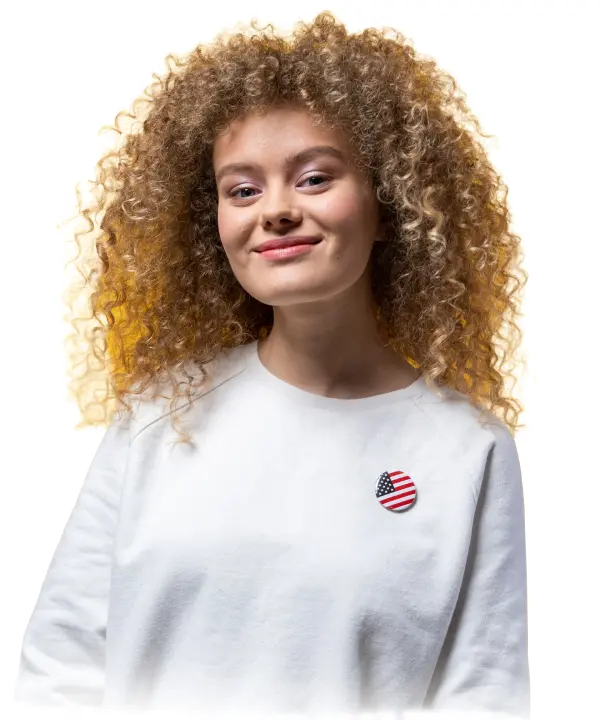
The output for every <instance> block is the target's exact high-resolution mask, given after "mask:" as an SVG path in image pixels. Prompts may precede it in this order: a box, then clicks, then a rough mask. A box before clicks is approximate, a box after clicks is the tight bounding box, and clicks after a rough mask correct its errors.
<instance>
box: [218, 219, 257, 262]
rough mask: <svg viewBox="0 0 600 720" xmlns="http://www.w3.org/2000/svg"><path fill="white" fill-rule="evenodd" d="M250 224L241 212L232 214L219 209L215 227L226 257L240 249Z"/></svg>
mask: <svg viewBox="0 0 600 720" xmlns="http://www.w3.org/2000/svg"><path fill="white" fill-rule="evenodd" d="M250 225H251V223H250V222H249V221H248V219H247V217H246V216H245V215H244V213H243V212H237V213H232V212H230V211H228V210H227V209H223V208H221V207H219V210H218V213H217V226H218V230H219V237H220V239H221V243H222V245H223V247H224V249H225V251H226V252H227V254H228V255H230V257H231V254H232V253H234V252H235V251H236V250H238V249H239V248H241V247H242V245H243V243H244V242H245V239H246V236H247V234H248V232H249V227H250Z"/></svg>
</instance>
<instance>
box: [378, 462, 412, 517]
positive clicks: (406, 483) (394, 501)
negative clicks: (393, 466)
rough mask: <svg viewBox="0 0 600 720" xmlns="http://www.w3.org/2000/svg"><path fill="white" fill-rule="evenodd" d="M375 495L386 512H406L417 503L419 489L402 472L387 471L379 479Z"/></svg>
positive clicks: (408, 476)
mask: <svg viewBox="0 0 600 720" xmlns="http://www.w3.org/2000/svg"><path fill="white" fill-rule="evenodd" d="M375 495H376V497H377V499H378V500H379V502H380V503H381V505H382V506H383V507H384V508H385V509H386V510H391V511H392V512H404V511H405V510H409V509H410V508H411V507H412V506H413V505H414V504H415V502H416V501H417V488H416V487H415V484H414V482H413V481H412V480H411V479H410V475H407V474H406V473H405V472H402V470H394V471H393V472H387V471H386V472H383V473H381V475H380V476H379V477H378V478H377V489H376V490H375Z"/></svg>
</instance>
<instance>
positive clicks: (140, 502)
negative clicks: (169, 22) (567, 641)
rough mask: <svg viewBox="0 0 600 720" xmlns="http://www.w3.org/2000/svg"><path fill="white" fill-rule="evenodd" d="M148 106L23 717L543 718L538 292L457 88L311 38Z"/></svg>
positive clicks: (34, 629)
mask: <svg viewBox="0 0 600 720" xmlns="http://www.w3.org/2000/svg"><path fill="white" fill-rule="evenodd" d="M149 97H150V98H151V99H149V100H148V99H146V103H147V104H148V105H149V111H148V113H147V114H146V115H145V116H144V120H143V124H142V126H141V128H139V129H138V131H133V130H132V131H131V132H129V133H128V134H126V135H125V142H124V143H122V145H121V146H120V147H119V149H118V150H115V151H114V152H111V153H109V154H108V155H107V157H106V158H104V159H103V160H102V161H101V162H100V163H99V168H100V173H99V178H98V187H99V189H100V190H101V192H100V195H99V197H98V199H97V200H96V204H95V205H94V206H88V207H85V208H83V209H82V215H83V216H84V217H85V218H86V219H87V220H88V222H89V221H90V217H91V216H92V213H94V212H99V211H101V212H102V215H103V217H102V220H101V222H100V223H99V225H98V227H96V226H95V225H94V231H93V232H90V233H89V235H90V236H91V238H90V240H89V243H90V244H89V246H88V247H89V248H90V251H91V259H90V258H88V261H87V264H85V263H84V264H83V265H82V267H83V268H84V269H85V273H84V275H85V277H86V283H85V286H84V287H83V288H79V290H80V291H81V292H85V291H86V290H88V289H90V288H91V289H92V291H93V292H92V295H91V307H92V310H93V315H94V318H95V320H96V321H97V322H96V325H95V326H93V327H92V328H91V330H90V331H86V332H84V333H82V336H83V337H84V338H85V339H86V340H87V345H86V347H85V348H84V350H83V352H85V359H86V361H87V365H86V367H87V368H88V369H89V372H88V373H87V374H86V375H85V376H83V377H79V378H78V379H77V380H76V381H75V380H74V383H75V384H76V387H77V394H78V397H79V399H80V402H81V406H82V408H83V409H84V420H85V422H86V423H87V424H92V423H93V422H94V421H95V422H97V418H96V420H94V418H93V412H94V410H95V409H97V408H98V406H100V407H101V408H104V409H105V410H106V411H108V412H110V422H109V423H108V429H107V431H106V434H105V435H104V438H103V440H102V442H101V444H100V447H99V449H98V451H97V453H96V455H95V457H94V459H93V461H92V464H91V467H90V469H89V472H88V474H87V476H86V478H85V482H84V484H83V487H82V490H81V493H80V495H79V497H78V499H77V502H76V504H75V507H74V509H73V512H72V515H71V517H70V519H69V521H68V524H67V526H66V528H65V531H64V534H63V536H62V538H61V539H60V543H59V545H58V547H57V549H56V551H55V555H54V558H53V560H52V564H51V566H50V567H49V569H48V573H47V576H46V578H45V581H44V583H43V586H42V588H41V591H40V595H39V598H38V600H37V603H36V605H35V608H34V611H33V613H32V616H31V619H30V621H29V624H28V626H27V629H26V632H25V636H24V641H23V649H22V656H21V666H20V671H19V677H18V682H17V690H16V697H17V699H18V700H21V701H29V702H39V703H48V704H95V705H104V706H109V705H110V706H113V707H115V706H121V707H123V706H136V707H138V708H139V707H152V708H156V707H168V708H171V709H172V708H175V707H177V706H179V707H194V708H196V707H204V708H211V709H224V708H229V709H232V710H234V711H236V710H238V709H244V710H257V711H261V712H270V711H274V712H279V711H296V712H304V711H306V712H308V711H333V712H344V711H355V710H385V711H397V712H400V711H403V710H406V709H416V708H448V709H484V710H503V711H507V712H512V713H515V714H527V712H528V695H529V671H528V656H527V617H526V615H527V610H526V604H527V603H526V562H525V533H524V508H523V495H522V482H521V472H520V466H519V459H518V455H517V450H516V445H515V440H514V431H515V429H516V428H517V421H518V415H519V411H520V409H521V408H520V406H519V403H518V401H517V400H516V399H515V398H513V397H511V396H510V394H509V393H507V392H506V390H505V381H506V379H507V378H508V377H509V376H510V372H509V370H510V362H511V360H512V358H513V356H514V354H515V350H516V347H517V343H518V337H519V334H520V332H519V330H518V328H517V326H516V324H515V322H514V318H515V316H516V315H517V312H518V303H517V299H518V294H519V292H520V290H521V289H522V288H523V286H524V283H525V279H526V274H525V273H524V271H523V270H522V269H520V268H519V261H520V257H521V255H520V253H521V251H520V245H519V242H520V240H519V238H518V236H516V235H515V234H513V233H511V232H510V229H509V212H508V209H507V205H506V203H505V200H504V199H503V196H502V192H501V191H502V190H503V189H504V186H503V185H502V183H501V182H500V180H499V178H498V175H497V174H496V173H495V172H494V170H493V169H492V167H491V166H490V164H489V162H488V160H487V158H486V155H485V152H484V150H483V148H482V146H481V145H480V144H479V142H478V141H477V139H476V134H475V130H473V129H471V130H468V129H467V124H468V123H467V121H471V122H472V123H474V126H475V128H476V129H478V125H477V121H476V120H475V118H473V117H472V116H471V115H470V114H469V112H468V110H467V108H466V106H465V103H464V100H463V99H462V97H461V95H460V94H459V93H458V92H457V90H456V86H455V84H454V83H453V81H452V80H451V78H450V77H449V76H448V75H446V74H444V73H443V72H442V71H441V70H440V69H438V68H437V67H436V66H435V65H434V63H433V62H431V61H430V60H424V59H420V58H418V57H417V55H416V53H415V52H414V50H413V49H412V48H411V47H410V46H409V44H408V43H407V42H406V41H405V40H404V39H403V38H402V36H401V35H400V34H399V33H395V32H394V33H390V31H389V30H385V31H376V30H374V29H369V30H365V31H364V32H362V33H357V34H350V33H348V32H347V31H346V29H345V28H344V26H343V25H342V24H341V23H339V22H338V21H336V20H335V18H333V17H332V15H331V14H330V13H322V14H320V15H319V16H317V18H315V20H314V21H313V22H312V23H308V24H300V25H299V26H298V27H297V28H296V29H295V31H294V33H293V34H292V36H291V37H287V38H286V37H280V36H278V35H276V34H275V33H274V32H273V29H272V27H270V28H269V30H267V31H258V29H257V28H256V27H255V25H254V24H252V28H251V31H249V32H245V33H242V32H239V33H236V34H233V35H231V36H229V37H228V36H225V35H223V36H219V37H218V38H217V39H216V40H215V42H214V43H213V44H211V45H209V46H202V47H199V48H197V49H196V50H195V51H194V52H193V53H191V54H190V55H189V56H187V57H186V58H185V59H180V60H179V61H178V62H176V68H175V69H170V70H169V73H168V75H167V77H166V78H164V79H163V80H161V81H159V83H158V84H157V86H155V87H154V88H153V89H152V92H151V93H149ZM137 111H139V108H138V109H137V110H136V112H137ZM113 159H114V160H115V162H113ZM90 224H93V223H90ZM80 235H81V233H77V235H76V237H77V239H78V242H79V237H80ZM96 252H97V254H98V256H99V259H100V263H96V264H95V263H94V262H93V258H94V256H95V253H96ZM92 322H94V321H92ZM507 328H512V329H513V333H512V334H509V333H507V332H506V329H507ZM79 339H80V340H81V338H79ZM91 360H93V362H94V363H95V365H96V368H95V369H92V362H90V361H91ZM98 363H100V369H102V368H104V369H105V371H106V373H105V375H106V377H107V378H108V380H109V382H108V383H107V384H105V385H102V384H100V386H98V384H97V378H98V369H97V367H98ZM101 379H102V378H101ZM102 391H104V393H103V392H102ZM115 401H116V403H117V404H116V405H115ZM165 401H168V402H165ZM116 410H118V412H115V411H116Z"/></svg>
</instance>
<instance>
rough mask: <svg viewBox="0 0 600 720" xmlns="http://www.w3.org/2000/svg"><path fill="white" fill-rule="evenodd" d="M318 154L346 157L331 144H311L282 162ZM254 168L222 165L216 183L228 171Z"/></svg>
mask: <svg viewBox="0 0 600 720" xmlns="http://www.w3.org/2000/svg"><path fill="white" fill-rule="evenodd" d="M319 155H329V156H331V157H334V158H336V159H337V160H345V159H346V156H345V154H344V153H343V152H342V151H341V150H339V149H338V148H336V147H334V146H333V145H313V146H312V147H309V148H306V149H304V150H301V151H300V152H298V153H294V154H293V155H288V157H286V158H285V160H284V164H285V166H286V167H290V166H292V165H295V164H297V163H301V162H308V161H309V160H312V159H313V158H315V157H317V156H319ZM256 169H257V165H255V164H254V163H229V164H227V165H223V167H222V168H221V169H220V170H219V172H218V173H217V174H216V176H215V179H216V181H217V183H218V182H219V180H220V179H221V178H222V177H223V175H227V174H228V173H234V172H248V171H252V170H256Z"/></svg>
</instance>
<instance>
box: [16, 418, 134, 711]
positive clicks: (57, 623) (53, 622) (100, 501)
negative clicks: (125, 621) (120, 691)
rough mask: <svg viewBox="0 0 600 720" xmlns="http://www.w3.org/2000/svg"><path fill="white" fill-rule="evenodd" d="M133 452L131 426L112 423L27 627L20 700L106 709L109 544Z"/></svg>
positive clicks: (18, 692) (18, 683)
mask: <svg viewBox="0 0 600 720" xmlns="http://www.w3.org/2000/svg"><path fill="white" fill-rule="evenodd" d="M128 449H129V430H128V424H127V422H124V421H123V420H113V422H112V423H111V425H110V426H109V427H108V429H107V430H106V432H105V434H104V436H103V438H102V440H101V442H100V445H99V447H98V449H97V450H96V453H95V455H94V457H93V459H92V462H91V465H90V468H89V470H88V472H87V474H86V477H85V480H84V482H83V486H82V488H81V490H80V492H79V495H78V497H77V500H76V502H75V505H74V508H73V509H72V511H71V515H70V517H69V519H68V521H67V524H66V526H65V529H64V530H63V533H62V536H61V538H60V541H59V543H58V546H57V547H56V549H55V552H54V555H53V557H52V560H51V562H50V566H49V568H48V570H47V573H46V577H45V579H44V581H43V583H42V586H41V590H40V592H39V595H38V598H37V602H36V604H35V606H34V609H33V613H32V615H31V617H30V619H29V622H28V625H27V627H26V629H25V634H24V637H23V643H22V649H21V657H20V664H19V669H18V673H17V681H16V686H15V689H14V696H13V700H14V701H15V702H17V703H27V704H34V705H53V706H56V705H63V706H64V705H88V706H99V705H101V704H102V699H103V692H104V650H105V639H106V622H107V611H108V594H109V587H110V577H111V569H112V546H113V538H114V533H115V528H116V521H117V514H118V504H119V497H120V480H121V477H122V474H123V470H124V467H125V463H126V460H127V453H128Z"/></svg>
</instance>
